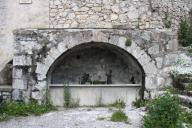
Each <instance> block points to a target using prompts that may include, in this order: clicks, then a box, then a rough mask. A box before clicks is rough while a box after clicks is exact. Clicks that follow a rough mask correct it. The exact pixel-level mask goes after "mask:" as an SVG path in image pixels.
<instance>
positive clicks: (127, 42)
mask: <svg viewBox="0 0 192 128" xmlns="http://www.w3.org/2000/svg"><path fill="white" fill-rule="evenodd" d="M131 44H132V41H131V39H128V38H127V40H126V42H125V46H126V47H129V46H131Z"/></svg>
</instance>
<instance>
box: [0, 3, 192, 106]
mask: <svg viewBox="0 0 192 128" xmlns="http://www.w3.org/2000/svg"><path fill="white" fill-rule="evenodd" d="M191 8H192V1H191V0H14V1H13V0H0V29H1V31H0V43H1V45H0V58H1V59H0V65H1V66H0V71H1V72H0V88H1V90H3V88H8V87H9V88H11V90H12V98H13V99H15V100H25V101H28V100H29V99H31V98H33V99H36V100H38V101H39V102H42V101H44V100H45V98H46V97H47V95H48V94H49V95H50V98H51V100H52V102H53V104H54V105H56V106H62V105H63V95H64V94H63V87H64V85H69V88H70V89H71V93H72V98H73V99H74V100H78V101H79V102H80V105H95V104H97V102H101V100H102V102H103V103H112V102H114V101H115V100H119V99H121V100H124V101H125V102H126V103H127V104H131V103H132V102H133V101H134V100H136V99H139V98H149V97H152V96H154V95H155V94H156V91H157V90H159V89H160V88H162V87H165V86H169V85H171V83H172V79H171V76H170V68H171V67H172V65H173V64H174V63H175V61H176V58H177V57H178V56H181V55H185V56H187V54H186V52H185V51H182V50H180V49H179V45H178V41H177V29H178V26H179V22H180V19H181V18H182V17H185V16H188V14H189V11H190V10H191Z"/></svg>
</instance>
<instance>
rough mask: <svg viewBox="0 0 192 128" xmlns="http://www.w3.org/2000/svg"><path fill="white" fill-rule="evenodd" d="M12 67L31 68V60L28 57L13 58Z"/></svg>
mask: <svg viewBox="0 0 192 128" xmlns="http://www.w3.org/2000/svg"><path fill="white" fill-rule="evenodd" d="M13 65H14V66H31V65H32V58H31V57H30V56H26V55H18V56H14V58H13Z"/></svg>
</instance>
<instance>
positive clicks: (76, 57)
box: [47, 42, 145, 106]
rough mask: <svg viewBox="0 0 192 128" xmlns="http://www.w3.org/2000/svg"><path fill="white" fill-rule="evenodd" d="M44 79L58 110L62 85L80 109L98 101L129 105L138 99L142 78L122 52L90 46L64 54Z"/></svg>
mask: <svg viewBox="0 0 192 128" xmlns="http://www.w3.org/2000/svg"><path fill="white" fill-rule="evenodd" d="M47 78H48V85H49V90H50V92H51V98H52V101H53V102H54V104H55V105H57V106H61V105H62V104H63V102H62V100H63V94H62V92H63V89H62V88H63V86H64V85H67V86H69V87H70V88H71V93H72V97H73V98H74V99H76V100H77V99H78V100H79V102H80V105H96V104H97V102H98V101H97V100H98V99H100V98H101V97H102V102H104V103H106V104H109V103H113V102H115V101H116V100H119V99H121V100H124V101H125V102H126V103H127V104H130V103H131V102H132V101H133V100H135V99H136V98H140V94H139V92H140V90H142V89H143V88H144V78H145V74H144V71H143V69H142V67H141V65H140V64H139V62H138V61H137V60H136V59H135V58H134V57H133V56H132V55H131V54H129V53H128V52H126V51H125V50H123V49H121V48H119V47H117V46H115V45H112V44H109V43H99V42H91V43H84V44H81V45H77V46H75V47H73V48H71V49H69V50H67V51H66V52H65V53H63V54H62V55H61V56H60V57H59V58H58V59H57V60H56V61H55V62H54V63H53V64H52V66H51V67H50V69H49V71H48V76H47ZM143 91H144V90H143ZM61 103H62V104H61Z"/></svg>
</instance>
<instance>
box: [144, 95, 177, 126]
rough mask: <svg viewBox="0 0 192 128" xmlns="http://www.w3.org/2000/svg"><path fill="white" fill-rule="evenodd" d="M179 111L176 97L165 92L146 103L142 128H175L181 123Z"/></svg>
mask: <svg viewBox="0 0 192 128" xmlns="http://www.w3.org/2000/svg"><path fill="white" fill-rule="evenodd" d="M180 113H181V107H180V105H179V99H178V97H173V96H171V95H170V94H168V93H166V94H164V95H163V96H160V97H158V98H156V99H154V100H152V101H151V102H150V103H149V104H148V106H147V115H146V116H145V117H144V128H177V127H178V126H179V125H180V124H181V123H180Z"/></svg>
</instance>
